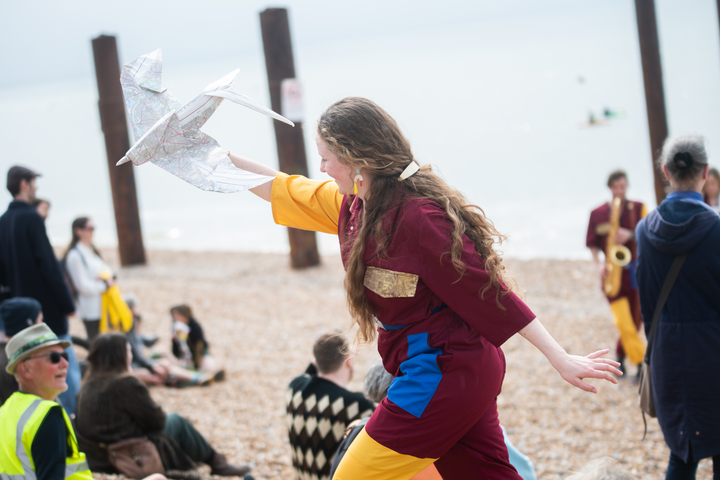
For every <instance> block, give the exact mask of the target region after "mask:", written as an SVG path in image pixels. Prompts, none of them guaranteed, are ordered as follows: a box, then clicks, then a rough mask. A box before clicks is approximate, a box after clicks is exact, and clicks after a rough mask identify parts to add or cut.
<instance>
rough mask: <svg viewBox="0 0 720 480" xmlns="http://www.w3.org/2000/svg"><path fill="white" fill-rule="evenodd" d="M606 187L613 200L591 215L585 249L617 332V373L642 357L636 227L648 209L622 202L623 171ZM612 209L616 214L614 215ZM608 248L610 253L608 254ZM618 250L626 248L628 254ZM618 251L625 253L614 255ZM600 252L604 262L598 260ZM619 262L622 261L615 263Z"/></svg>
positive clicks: (623, 199)
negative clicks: (604, 295)
mask: <svg viewBox="0 0 720 480" xmlns="http://www.w3.org/2000/svg"><path fill="white" fill-rule="evenodd" d="M607 186H608V188H609V189H610V192H612V196H613V200H611V201H610V202H607V203H604V204H603V205H601V206H599V207H597V208H596V209H595V210H593V211H592V213H591V214H590V223H589V225H588V231H587V239H586V245H587V246H588V248H589V249H590V251H591V252H592V256H593V260H594V261H595V264H596V265H597V268H598V273H599V275H600V279H601V285H603V290H604V293H605V294H606V297H607V299H608V302H610V308H611V310H612V312H613V316H614V317H615V326H617V328H618V330H619V331H620V339H619V340H618V343H617V349H616V352H617V360H618V362H620V365H621V366H620V369H621V370H624V367H625V362H624V360H625V358H626V357H627V358H628V359H629V361H630V362H631V363H633V364H635V365H638V364H640V362H642V359H643V356H644V355H645V345H644V343H643V341H642V340H641V339H640V335H639V334H638V332H639V329H640V326H641V325H642V315H641V314H640V297H639V296H638V290H637V282H636V281H635V267H636V265H637V246H636V244H635V227H636V226H637V224H638V222H639V221H640V220H641V219H642V218H643V217H645V215H647V207H645V205H644V204H643V203H642V202H635V201H632V200H627V199H626V198H625V194H626V192H627V188H628V180H627V174H626V173H625V172H624V171H623V170H616V171H614V172H612V173H611V174H610V176H609V177H608V181H607ZM616 199H619V201H618V200H616ZM613 208H615V209H616V210H615V211H613ZM613 233H614V235H612V238H610V235H611V234H613ZM608 246H610V250H611V251H610V253H609V254H608V250H609V249H608ZM617 246H624V247H627V250H625V249H622V247H617ZM618 248H619V249H622V250H621V252H624V253H617V251H618ZM601 251H602V252H603V256H604V257H605V258H604V259H601V258H600V252H601ZM627 257H629V258H627ZM618 258H619V260H621V261H618ZM613 259H615V260H613ZM623 260H624V261H623ZM612 270H616V272H615V273H616V274H617V275H616V276H615V281H614V287H611V286H610V285H609V284H612V283H613V280H612V279H611V278H608V275H610V274H612ZM608 272H610V273H608ZM618 284H619V285H618Z"/></svg>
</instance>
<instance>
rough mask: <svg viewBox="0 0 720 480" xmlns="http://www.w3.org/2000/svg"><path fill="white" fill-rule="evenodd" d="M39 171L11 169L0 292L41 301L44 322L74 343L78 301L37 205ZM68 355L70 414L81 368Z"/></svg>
mask: <svg viewBox="0 0 720 480" xmlns="http://www.w3.org/2000/svg"><path fill="white" fill-rule="evenodd" d="M38 176H39V175H38V174H37V173H36V172H34V171H32V170H30V169H29V168H25V167H19V166H14V167H11V168H10V170H8V174H7V189H8V191H9V192H10V194H11V195H12V196H13V199H14V200H13V201H12V202H10V205H9V206H8V209H7V211H6V212H5V213H4V214H3V215H2V217H0V285H1V286H2V289H3V292H2V293H1V294H2V295H5V297H6V298H8V297H30V298H34V299H35V300H37V301H39V302H40V304H41V305H42V312H43V317H44V321H45V323H46V324H47V325H48V327H50V329H51V330H52V331H53V332H54V333H55V334H56V335H57V336H58V337H59V338H60V339H62V340H66V342H67V343H69V344H71V343H72V342H71V341H70V335H69V334H68V319H67V316H68V315H70V314H72V313H73V312H74V311H75V303H74V301H73V298H72V295H71V294H70V291H69V290H68V287H67V285H66V284H65V279H64V278H63V275H62V272H61V271H60V265H59V263H58V261H57V258H55V252H54V251H53V249H52V246H51V245H50V241H49V240H48V237H47V233H46V231H45V222H43V220H42V217H40V215H39V214H38V213H37V210H36V209H35V207H34V206H33V204H32V202H33V200H35V191H36V189H37V187H36V185H35V178H36V177H38ZM68 354H69V360H70V366H69V368H68V375H67V384H68V390H67V392H65V393H64V394H63V395H61V396H60V401H61V402H62V404H63V406H64V407H65V410H66V411H67V412H68V413H69V414H74V413H75V403H76V400H75V396H76V395H77V393H78V391H79V390H80V367H79V366H78V363H77V359H76V358H75V354H74V353H73V350H72V349H69V350H68Z"/></svg>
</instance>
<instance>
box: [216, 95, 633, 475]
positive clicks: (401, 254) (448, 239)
mask: <svg viewBox="0 0 720 480" xmlns="http://www.w3.org/2000/svg"><path fill="white" fill-rule="evenodd" d="M317 144H318V151H319V153H320V155H321V156H322V164H321V171H323V172H326V173H327V174H328V175H329V176H331V177H332V178H333V180H334V182H321V181H313V180H309V179H307V178H304V177H300V176H287V175H285V174H282V173H278V172H276V171H274V170H272V169H270V168H268V167H265V166H262V165H260V164H257V163H255V162H252V161H250V160H246V159H243V158H240V157H237V156H235V155H232V154H230V158H231V159H232V161H233V163H234V164H235V165H236V166H238V167H239V168H243V169H245V170H250V171H254V172H256V173H261V174H266V175H275V178H274V180H273V181H272V182H270V183H267V184H265V185H261V186H260V187H256V188H255V189H252V191H253V192H254V193H256V194H257V195H259V196H260V197H262V198H264V199H266V200H269V201H271V203H272V208H273V217H274V219H275V221H276V223H278V224H281V225H287V226H291V227H295V228H302V229H307V230H317V231H322V232H327V233H337V234H338V236H339V239H340V245H341V252H342V259H343V264H344V266H345V269H346V279H345V286H346V289H347V294H348V304H349V307H350V313H351V314H352V315H353V317H354V319H355V320H356V322H357V324H358V326H359V329H358V337H359V340H360V341H362V342H370V341H372V340H374V338H375V335H376V332H379V333H378V335H377V339H378V350H379V352H380V355H381V357H382V359H383V363H384V366H385V368H386V369H387V371H388V372H390V373H392V374H393V375H394V377H395V378H394V380H393V383H392V385H391V387H390V390H389V392H388V396H387V398H386V399H385V400H383V402H382V403H381V404H380V406H379V408H378V409H377V410H376V411H375V413H374V414H373V416H372V418H371V419H370V421H369V422H368V424H367V426H366V428H365V431H364V432H365V433H364V434H363V435H364V436H358V439H356V441H355V442H353V445H352V447H351V448H350V450H348V452H347V454H346V455H345V457H343V460H342V462H341V464H340V467H339V469H338V471H337V473H336V477H335V478H338V479H343V480H347V479H356V478H357V479H360V478H362V479H397V478H410V477H412V476H413V475H415V474H416V473H418V472H420V471H421V470H423V469H424V468H425V467H426V466H427V465H429V464H430V463H433V462H434V463H435V465H436V467H437V469H438V471H439V472H440V474H441V475H442V476H443V478H444V479H446V480H447V479H455V478H457V479H468V478H488V479H508V478H520V477H519V476H518V475H517V473H516V472H515V469H514V468H513V467H512V466H511V465H510V463H509V462H508V457H507V449H506V447H505V445H504V442H503V436H502V431H501V429H500V425H499V421H498V415H497V404H496V397H497V395H498V394H499V393H500V389H501V386H502V381H503V377H504V375H505V357H504V355H503V352H502V350H501V349H500V346H501V345H502V344H503V343H504V342H505V341H506V340H507V339H508V338H510V337H511V336H513V335H514V334H515V333H518V332H520V333H521V334H522V335H523V336H525V337H526V338H527V339H528V340H530V341H531V342H532V343H533V344H534V345H535V346H536V347H537V348H538V349H540V350H541V351H542V352H543V354H545V356H546V357H547V358H548V359H549V360H550V362H551V363H552V365H553V366H554V367H555V368H556V369H557V370H558V372H559V373H560V374H561V376H562V377H563V378H564V379H565V380H567V381H568V382H570V383H571V384H573V385H575V386H577V387H579V388H582V389H583V390H587V391H591V392H595V391H596V389H595V388H594V387H593V386H591V385H589V384H587V383H585V382H583V380H582V379H583V378H588V377H591V378H603V379H606V380H608V381H611V382H613V383H616V382H617V381H616V379H615V378H614V377H613V376H612V375H611V373H615V374H618V375H619V374H620V372H619V370H617V369H616V368H615V367H617V366H618V365H619V364H618V363H617V362H613V361H611V360H607V359H601V358H599V357H600V355H603V354H605V353H607V352H608V351H607V350H602V351H599V352H595V353H593V354H591V355H588V356H587V357H577V356H571V355H568V354H567V353H566V352H565V351H564V350H563V349H562V348H561V347H560V346H559V345H558V344H557V342H555V340H554V339H553V338H552V337H551V336H550V335H549V334H548V332H547V331H546V330H545V329H544V327H543V326H542V325H541V324H540V322H539V321H538V320H536V319H535V315H534V314H533V313H532V312H531V311H530V309H529V308H528V307H527V306H526V305H525V304H524V303H523V302H522V301H521V300H520V299H519V298H518V297H517V295H515V293H513V292H512V290H511V288H510V285H512V283H513V281H512V279H506V278H505V277H503V270H504V267H503V265H502V259H501V257H500V256H499V254H498V253H497V252H496V251H495V250H494V248H493V245H494V244H495V243H497V242H498V241H499V238H500V237H501V235H500V234H499V233H498V232H497V231H496V230H495V228H494V227H493V226H492V223H491V222H490V221H489V220H487V219H486V218H485V216H484V214H483V212H482V210H480V209H479V208H478V207H476V206H474V205H470V204H469V203H468V202H467V200H465V198H464V197H463V196H462V195H461V194H460V193H459V192H457V191H456V190H454V189H453V188H452V187H450V186H448V185H447V184H446V183H445V182H444V181H443V180H442V179H440V177H438V176H437V175H436V174H435V173H434V172H433V171H432V168H431V167H430V166H427V165H426V166H423V167H418V164H417V162H416V161H415V159H414V157H413V154H412V151H411V149H410V145H409V143H408V141H407V139H405V137H404V136H403V134H402V132H401V131H400V129H399V128H398V126H397V124H396V123H395V121H394V120H393V119H392V117H390V116H389V115H388V114H387V113H386V112H385V111H384V110H382V109H381V108H380V107H379V106H377V105H376V104H374V103H373V102H371V101H369V100H366V99H362V98H346V99H344V100H341V101H339V102H337V103H335V104H334V105H332V106H331V107H330V108H329V109H328V110H327V111H326V112H325V113H324V114H323V116H322V117H321V119H320V121H319V123H318V132H317Z"/></svg>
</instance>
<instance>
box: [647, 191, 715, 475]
mask: <svg viewBox="0 0 720 480" xmlns="http://www.w3.org/2000/svg"><path fill="white" fill-rule="evenodd" d="M636 234H637V241H638V267H637V280H638V288H639V292H640V305H641V309H642V316H643V321H644V323H645V332H646V334H649V333H650V326H651V325H650V323H651V322H652V319H653V315H654V313H655V306H656V304H657V300H658V296H659V295H660V289H661V288H662V285H663V283H664V282H665V278H666V277H667V274H668V272H669V270H670V265H671V264H672V262H673V260H674V259H675V257H676V256H678V255H681V254H683V253H687V252H689V254H688V257H687V259H686V260H685V263H684V264H683V267H682V270H681V271H680V274H679V275H678V279H677V281H676V283H675V285H674V287H673V289H672V291H671V293H670V296H669V297H668V300H667V303H666V304H665V307H664V308H663V311H662V314H661V315H660V319H659V324H658V329H657V333H656V337H655V343H654V344H653V350H652V357H651V359H650V365H651V371H652V382H653V398H654V400H655V407H656V411H657V417H658V422H659V423H660V427H661V428H662V431H663V435H664V437H665V442H666V443H667V444H668V446H669V447H670V450H671V451H672V452H673V453H674V454H675V455H677V456H679V457H680V458H682V459H683V461H685V462H688V461H690V460H692V461H698V460H700V459H702V458H706V457H710V456H714V455H718V454H720V368H718V361H720V217H719V216H718V214H717V213H716V212H715V211H713V210H712V209H710V208H709V207H707V206H705V205H704V204H703V203H702V196H701V195H700V194H699V193H697V192H673V193H671V194H670V195H668V198H666V199H665V201H663V202H662V204H661V205H660V206H659V207H658V208H657V209H656V210H654V211H652V212H651V213H650V214H649V215H648V216H647V217H646V218H645V219H644V220H643V221H641V222H640V223H639V224H638V227H637V230H636Z"/></svg>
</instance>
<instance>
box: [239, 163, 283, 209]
mask: <svg viewBox="0 0 720 480" xmlns="http://www.w3.org/2000/svg"><path fill="white" fill-rule="evenodd" d="M228 157H230V161H232V163H233V165H235V166H236V167H238V168H241V169H243V170H247V171H248V172H252V173H257V174H259V175H267V176H268V177H274V176H275V175H277V174H278V171H277V170H275V169H274V168H272V167H268V166H267V165H263V164H262V163H258V162H256V161H255V160H250V159H249V158H243V157H240V156H238V155H235V154H234V153H230V152H228ZM273 182H274V180H270V181H269V182H267V183H263V184H262V185H260V186H259V187H255V188H251V189H250V191H251V192H252V193H254V194H255V195H257V196H258V197H260V198H262V199H263V200H267V201H268V202H269V201H270V193H271V192H272V185H273Z"/></svg>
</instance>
